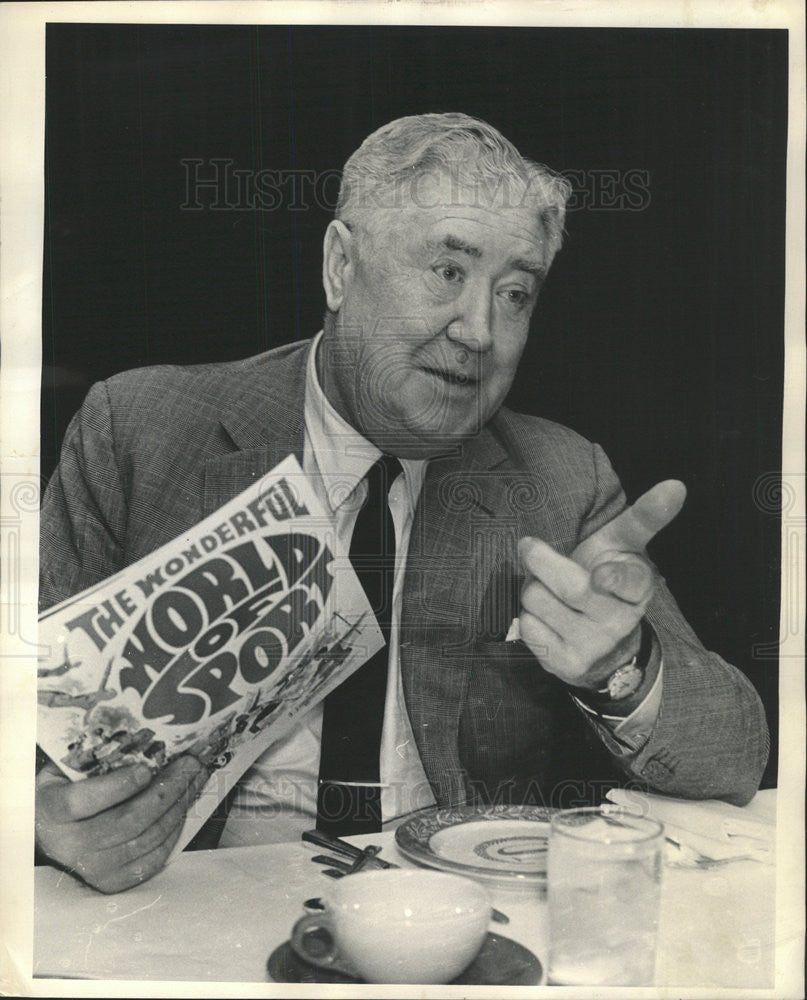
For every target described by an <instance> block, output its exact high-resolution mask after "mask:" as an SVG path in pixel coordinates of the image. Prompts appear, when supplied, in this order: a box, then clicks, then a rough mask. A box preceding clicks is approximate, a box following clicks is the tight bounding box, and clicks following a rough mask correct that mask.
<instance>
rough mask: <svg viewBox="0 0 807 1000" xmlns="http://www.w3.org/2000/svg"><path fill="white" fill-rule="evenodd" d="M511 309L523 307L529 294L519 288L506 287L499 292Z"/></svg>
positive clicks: (527, 300)
mask: <svg viewBox="0 0 807 1000" xmlns="http://www.w3.org/2000/svg"><path fill="white" fill-rule="evenodd" d="M500 294H501V295H502V297H503V298H504V300H505V302H506V303H507V304H508V305H509V306H511V307H512V308H513V309H523V308H524V306H526V305H527V303H528V302H529V298H530V297H529V295H528V294H527V293H526V292H525V291H523V290H522V289H520V288H507V289H505V290H504V291H503V292H501V293H500Z"/></svg>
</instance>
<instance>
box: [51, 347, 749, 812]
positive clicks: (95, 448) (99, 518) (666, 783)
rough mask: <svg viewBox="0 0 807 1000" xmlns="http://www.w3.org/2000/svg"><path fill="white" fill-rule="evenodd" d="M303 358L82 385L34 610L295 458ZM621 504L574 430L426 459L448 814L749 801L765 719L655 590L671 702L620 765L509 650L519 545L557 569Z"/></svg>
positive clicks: (413, 652)
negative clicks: (605, 794) (522, 805)
mask: <svg viewBox="0 0 807 1000" xmlns="http://www.w3.org/2000/svg"><path fill="white" fill-rule="evenodd" d="M309 349H310V342H308V341H306V342H302V343H300V344H293V345H289V346H287V347H283V348H280V349H278V350H275V351H270V352H268V353H266V354H263V355H259V356H258V357H255V358H249V359H247V360H245V361H240V362H235V363H227V364H218V365H200V366H192V367H187V368H180V367H168V366H166V367H160V368H149V369H140V370H135V371H132V372H126V373H123V374H122V375H117V376H114V377H113V378H111V379H109V380H108V381H107V382H105V383H99V384H97V385H95V386H93V387H92V389H91V390H90V392H89V394H88V396H87V399H86V400H85V403H84V405H83V407H82V409H81V411H80V412H79V413H78V414H77V415H76V417H75V418H74V420H73V422H72V423H71V426H70V428H69V430H68V434H67V436H66V439H65V443H64V446H63V450H62V458H61V462H60V465H59V468H58V469H57V471H56V472H55V473H54V476H53V478H52V479H51V482H50V484H49V486H48V489H47V492H46V495H45V498H44V502H43V509H42V518H41V525H42V534H41V579H40V607H41V609H43V610H44V609H45V608H47V607H50V606H51V605H52V604H54V603H56V602H57V601H59V600H63V599H64V598H66V597H68V596H71V595H72V594H74V593H76V592H78V591H80V590H82V589H84V588H86V587H89V586H90V585H92V584H95V583H97V582H98V581H99V580H101V579H103V578H104V577H106V576H108V575H110V574H111V573H113V572H116V571H117V570H119V569H121V568H122V567H124V566H126V565H128V564H129V563H132V562H134V561H136V560H137V559H139V558H141V557H142V556H144V555H147V554H148V553H150V552H152V551H153V550H154V549H156V548H158V547H159V546H160V545H162V544H164V543H165V542H167V541H169V540H171V539H172V538H174V537H176V536H178V535H181V534H182V533H184V532H186V531H187V530H188V529H190V528H191V527H192V526H193V525H194V524H196V523H197V522H198V521H199V520H201V519H202V518H203V517H205V516H207V515H208V514H211V513H212V512H213V511H214V510H215V509H216V508H217V507H219V506H220V505H221V504H223V503H225V502H226V501H228V500H230V499H231V498H232V497H234V496H235V495H237V494H238V493H239V492H241V491H242V490H243V489H244V488H246V486H248V485H249V484H250V483H251V482H253V481H254V480H255V478H257V477H260V476H261V475H263V474H264V473H265V472H267V471H268V470H269V469H271V468H272V467H273V466H274V465H276V464H277V463H278V462H279V461H281V460H282V459H283V458H285V457H286V456H287V455H292V454H293V455H296V456H297V458H298V459H299V460H300V461H302V450H303V404H304V398H303V395H304V379H305V365H306V359H307V357H308V352H309ZM624 505H625V498H624V494H623V492H622V490H621V487H620V485H619V482H618V480H617V478H616V476H615V474H614V473H613V471H612V470H611V467H610V464H609V463H608V460H607V458H606V457H605V455H604V454H603V452H602V450H601V449H600V448H599V447H598V446H597V445H592V444H591V443H590V442H588V441H586V440H584V439H583V438H581V437H580V436H579V435H577V434H576V433H574V432H573V431H571V430H569V429H567V428H565V427H561V426H559V425H557V424H554V423H551V422H549V421H545V420H541V419H538V418H534V417H527V416H523V415H520V414H516V413H513V412H510V411H508V410H506V409H504V408H503V409H501V410H500V411H499V413H498V414H497V416H496V417H495V418H494V419H493V420H492V421H491V422H490V423H489V424H488V426H487V427H486V428H485V429H484V430H483V431H482V432H481V433H480V434H479V435H478V436H477V437H475V438H473V439H471V440H468V441H466V442H465V443H463V444H462V445H458V446H457V448H456V449H455V450H454V451H453V452H452V453H451V454H447V455H445V456H441V457H439V458H434V459H432V460H430V462H429V465H428V468H427V473H426V479H425V482H424V485H423V490H422V493H421V497H420V501H419V505H418V508H417V511H416V513H415V519H414V523H413V527H412V533H411V539H410V547H409V555H408V563H407V573H406V578H405V583H404V594H403V605H402V616H401V643H400V666H401V674H402V681H403V689H404V695H405V700H406V706H407V710H408V713H409V717H410V721H411V724H412V730H413V733H414V736H415V740H416V742H417V745H418V749H419V752H420V756H421V760H422V762H423V767H424V770H425V772H426V775H427V777H428V779H429V781H430V783H431V785H432V788H433V790H434V794H435V797H436V799H437V801H438V803H440V804H449V803H452V804H455V803H460V802H464V801H468V800H484V801H491V800H493V801H496V800H499V801H502V800H507V801H512V800H518V801H522V800H530V801H539V802H544V803H546V804H552V805H561V806H568V805H580V804H584V802H588V801H592V800H594V799H596V798H598V797H600V796H601V794H602V791H603V788H604V787H605V784H607V783H610V784H614V783H615V782H617V781H621V782H625V781H627V780H632V781H635V782H638V783H639V784H640V785H642V786H644V787H649V788H652V789H655V790H657V791H660V792H663V793H666V794H672V795H680V796H685V797H692V798H702V797H720V798H724V799H727V800H729V801H732V802H735V803H737V804H742V803H744V802H746V801H747V800H748V799H749V798H750V797H751V796H752V795H753V793H754V791H755V790H756V788H757V787H758V783H759V779H760V776H761V774H762V771H763V768H764V766H765V761H766V756H767V748H768V736H767V728H766V724H765V717H764V711H763V709H762V705H761V703H760V700H759V698H758V696H757V695H756V693H755V691H754V689H753V687H752V685H751V684H750V683H749V681H748V680H747V679H746V678H745V676H744V675H743V674H742V673H741V672H740V671H738V670H737V669H736V668H734V667H732V666H730V665H729V664H727V663H725V662H724V661H723V660H722V659H721V658H720V657H719V656H717V655H716V654H714V653H709V652H707V651H706V650H704V648H703V647H702V645H701V644H700V642H699V641H698V640H697V638H696V637H695V635H694V634H693V632H692V630H691V629H690V628H689V626H688V625H687V623H686V621H685V620H684V619H683V617H682V615H681V613H680V611H679V609H678V607H677V606H676V604H675V602H674V600H673V599H672V597H671V596H670V594H669V593H668V591H667V590H666V588H665V587H664V586H663V585H661V587H660V588H659V591H658V592H657V594H656V596H655V597H654V599H653V601H652V604H651V606H650V607H649V609H648V612H647V617H648V619H649V621H650V622H651V623H652V625H653V627H654V629H655V631H656V634H657V636H658V638H659V641H660V644H661V649H662V655H663V658H664V677H663V697H662V704H661V709H660V712H659V716H658V719H657V721H656V725H655V727H654V728H653V731H652V733H651V735H650V738H649V739H648V740H647V742H646V744H645V745H644V747H643V748H642V749H641V750H640V751H639V752H631V751H629V750H628V749H627V748H626V747H625V746H624V745H622V744H621V743H620V742H619V741H617V740H615V739H614V738H613V736H612V735H611V731H610V730H609V729H608V728H607V727H606V726H603V725H599V724H598V723H597V721H596V719H592V718H591V717H590V716H588V715H587V714H586V713H584V712H582V711H581V709H580V708H579V707H578V706H577V705H576V704H575V703H574V702H573V700H572V698H571V697H570V694H569V691H568V689H566V688H565V687H564V685H563V684H561V683H560V682H559V681H557V680H556V679H555V678H554V677H553V676H552V675H550V674H549V673H547V672H546V671H544V670H543V668H542V667H541V666H540V663H539V662H537V661H536V660H535V658H534V657H533V656H532V655H531V654H530V653H529V652H528V651H527V650H526V648H525V647H523V646H522V645H520V644H518V643H516V644H514V643H506V642H504V637H505V635H506V631H507V628H508V626H509V624H510V621H511V620H512V618H513V617H514V616H515V615H516V614H518V586H519V570H518V561H517V557H516V543H517V540H518V539H519V538H520V537H522V536H523V535H535V536H538V537H541V538H543V539H544V540H546V541H548V542H550V543H551V544H552V545H553V546H554V547H555V548H556V549H558V550H559V551H560V552H562V553H564V554H569V553H570V552H571V551H572V550H573V549H574V548H575V546H576V545H577V544H578V543H579V542H580V541H581V540H582V539H583V538H584V537H586V536H587V535H589V534H591V533H592V532H594V531H596V530H597V529H598V528H599V527H601V526H602V525H603V524H605V523H607V522H608V521H609V520H611V519H612V518H613V517H614V516H615V515H616V514H617V513H618V512H619V511H620V510H621V509H622V508H623V507H624Z"/></svg>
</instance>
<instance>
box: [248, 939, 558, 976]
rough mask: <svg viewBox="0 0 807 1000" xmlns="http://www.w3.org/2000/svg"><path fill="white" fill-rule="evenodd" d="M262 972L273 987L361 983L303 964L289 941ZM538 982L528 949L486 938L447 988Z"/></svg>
mask: <svg viewBox="0 0 807 1000" xmlns="http://www.w3.org/2000/svg"><path fill="white" fill-rule="evenodd" d="M266 969H267V972H268V973H269V979H270V980H271V981H272V982H275V983H357V982H361V980H359V979H353V978H352V977H350V976H346V975H344V974H343V973H341V972H331V971H329V970H327V969H320V968H319V967H318V966H316V965H310V964H309V963H308V962H305V961H303V959H301V958H300V957H299V956H298V955H297V953H296V952H294V951H293V950H292V947H291V942H290V941H286V942H285V943H284V944H282V945H280V947H279V948H275V950H274V951H273V952H272V954H271V955H270V956H269V961H268V962H267V963H266ZM542 978H543V969H542V967H541V963H540V962H539V961H538V959H537V958H536V957H535V955H533V953H532V952H531V951H529V949H527V948H525V947H524V946H523V945H520V944H518V943H517V942H516V941H511V940H510V938H506V937H502V936H501V935H499V934H488V936H487V937H486V938H485V940H484V942H483V944H482V949H481V951H480V952H479V954H478V955H477V956H476V958H475V959H474V960H473V962H471V964H470V965H469V966H468V968H467V969H466V970H465V971H464V972H463V973H461V974H460V975H459V976H457V978H456V979H453V980H452V981H451V984H449V985H457V986H459V985H463V986H537V985H538V984H539V983H540V982H541V980H542ZM424 985H429V984H428V983H427V984H424Z"/></svg>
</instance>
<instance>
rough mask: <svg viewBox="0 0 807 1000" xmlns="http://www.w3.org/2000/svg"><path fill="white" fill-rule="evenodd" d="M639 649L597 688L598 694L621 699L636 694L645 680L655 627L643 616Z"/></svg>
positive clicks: (610, 698) (616, 699) (612, 699)
mask: <svg viewBox="0 0 807 1000" xmlns="http://www.w3.org/2000/svg"><path fill="white" fill-rule="evenodd" d="M639 627H640V639H639V649H638V652H637V653H636V655H635V656H634V657H633V659H631V660H629V661H628V662H627V663H623V664H621V666H619V667H617V668H616V670H614V672H613V673H612V674H611V675H610V676H609V678H608V681H607V683H606V685H605V687H603V688H598V689H597V694H598V695H600V696H601V697H605V698H608V699H609V700H610V701H621V700H622V699H623V698H628V697H630V695H632V694H635V693H636V691H638V689H639V688H640V687H641V685H642V681H643V680H644V675H645V670H646V669H647V666H648V664H649V663H650V653H651V650H652V645H653V629H652V627H651V626H650V624H649V622H648V621H647V620H646V619H644V618H642V620H641V622H640V626H639Z"/></svg>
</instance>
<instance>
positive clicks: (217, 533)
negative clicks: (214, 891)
mask: <svg viewBox="0 0 807 1000" xmlns="http://www.w3.org/2000/svg"><path fill="white" fill-rule="evenodd" d="M39 621H40V624H39V629H40V640H39V641H40V644H41V645H42V646H43V647H44V648H45V649H47V650H48V652H47V655H45V656H42V657H40V659H39V665H38V670H37V674H38V682H37V701H38V742H39V745H40V746H41V748H42V749H43V750H44V752H45V753H46V754H47V755H48V756H49V757H50V758H51V759H52V760H53V761H54V762H55V763H56V764H57V765H58V766H59V767H60V768H61V770H62V771H63V772H64V773H65V774H66V775H67V776H68V777H69V778H71V779H72V780H80V779H82V778H86V777H89V776H93V775H98V774H104V773H105V772H107V771H110V770H112V769H114V768H118V767H123V766H124V765H128V764H135V763H145V764H147V765H148V766H149V767H150V768H151V769H153V770H155V771H157V770H159V769H161V768H162V767H164V766H165V765H166V764H167V763H168V762H169V761H170V760H172V759H173V758H175V757H177V756H178V755H180V754H185V753H189V754H193V755H194V756H196V757H197V758H199V760H201V761H202V762H203V763H204V764H206V765H207V767H208V768H209V769H210V772H211V774H210V778H209V780H208V782H207V785H206V786H205V788H204V790H203V792H202V795H201V796H200V798H199V800H198V801H197V802H196V803H195V804H194V806H193V808H192V809H191V810H190V811H189V814H188V818H187V820H186V823H185V827H184V828H183V831H182V835H181V837H180V841H179V843H178V844H177V846H176V848H175V849H174V853H176V852H177V851H179V850H181V849H182V848H183V847H184V846H185V845H186V844H187V843H188V842H189V841H190V840H191V838H192V837H193V836H194V834H195V833H196V832H197V831H198V830H199V829H200V828H201V826H202V825H203V823H204V822H205V820H206V819H207V818H208V817H209V816H210V814H211V813H212V812H213V810H214V809H215V807H216V805H217V804H218V802H219V801H220V800H221V799H222V798H223V797H224V796H225V795H226V794H227V792H228V791H229V790H230V789H231V788H232V787H233V785H234V784H235V783H236V782H237V781H238V779H239V778H240V777H241V775H242V774H243V773H244V771H245V770H246V769H247V768H248V767H250V766H251V764H252V763H253V762H254V761H255V760H256V759H257V757H258V756H259V755H260V754H261V753H263V751H264V750H266V748H267V747H268V746H270V745H271V744H272V743H274V742H275V741H276V740H278V739H280V738H281V737H282V736H284V735H285V734H286V733H288V731H289V730H290V729H291V728H292V726H293V725H294V724H295V722H296V720H297V719H298V718H299V717H300V716H301V715H303V714H304V713H305V712H307V711H308V710H309V709H310V708H312V707H313V706H314V705H316V704H318V703H319V702H320V701H321V700H322V699H323V698H324V697H325V696H326V695H327V694H328V693H329V692H330V691H332V690H333V688H335V687H336V686H337V685H338V684H340V683H341V682H342V681H343V680H344V679H345V678H346V677H348V676H349V675H350V674H351V673H353V672H354V671H355V670H356V669H358V667H360V666H361V664H362V663H364V662H365V661H366V660H367V659H368V658H369V657H370V656H371V655H372V654H373V653H374V652H376V651H377V650H378V649H380V648H381V647H382V646H383V644H384V640H383V638H382V637H381V632H380V630H379V628H378V624H377V622H376V619H375V616H374V615H373V612H372V609H371V608H370V605H369V603H368V601H367V598H366V597H365V595H364V591H363V590H362V588H361V586H360V584H359V581H358V579H357V577H356V574H355V572H354V570H353V568H352V566H351V564H350V561H349V559H348V558H347V556H346V555H342V556H341V557H340V556H339V555H337V554H336V539H335V531H334V526H333V522H332V519H331V518H330V516H329V515H327V514H326V513H325V512H324V510H323V509H322V507H321V505H320V504H319V502H318V500H317V498H316V496H315V494H314V493H313V491H312V489H311V486H310V484H309V482H308V480H307V478H306V476H305V475H304V473H303V472H302V469H301V468H300V465H299V463H298V462H297V460H296V459H295V458H293V457H292V458H287V459H285V460H284V461H283V462H281V463H280V465H278V466H276V467H275V468H274V469H273V470H272V471H271V472H269V473H268V474H267V475H265V476H264V477H263V478H262V479H260V480H258V481H256V482H255V483H254V484H253V485H252V486H250V487H249V488H248V489H247V490H245V491H244V492H243V493H241V494H240V495H239V496H237V497H235V498H234V499H233V500H231V501H230V502H229V503H227V504H225V505H224V506H223V507H221V508H219V509H218V510H217V511H216V512H215V513H213V514H212V515H210V516H209V517H208V518H206V519H205V520H204V521H201V522H200V523H199V524H198V525H196V526H195V528H193V530H192V531H190V532H189V533H188V534H185V535H182V536H181V537H178V538H176V539H174V540H173V541H172V542H169V543H168V544H166V545H164V546H163V547H162V548H160V549H157V550H156V551H155V552H153V553H151V554H150V555H148V556H146V557H145V558H143V559H141V560H140V561H139V562H136V563H133V564H132V565H131V566H128V567H127V568H126V569H124V570H121V572H119V573H116V574H115V575H114V576H111V577H108V578H107V579H106V580H104V581H103V582H101V583H99V584H98V585H97V586H94V587H92V588H90V589H89V590H85V591H84V592H83V593H80V594H77V595H76V596H74V597H71V598H70V599H69V600H67V601H64V602H62V603H61V604H58V605H56V606H55V607H53V608H50V609H49V610H48V611H45V612H44V613H43V614H42V615H41V616H40V620H39Z"/></svg>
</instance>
